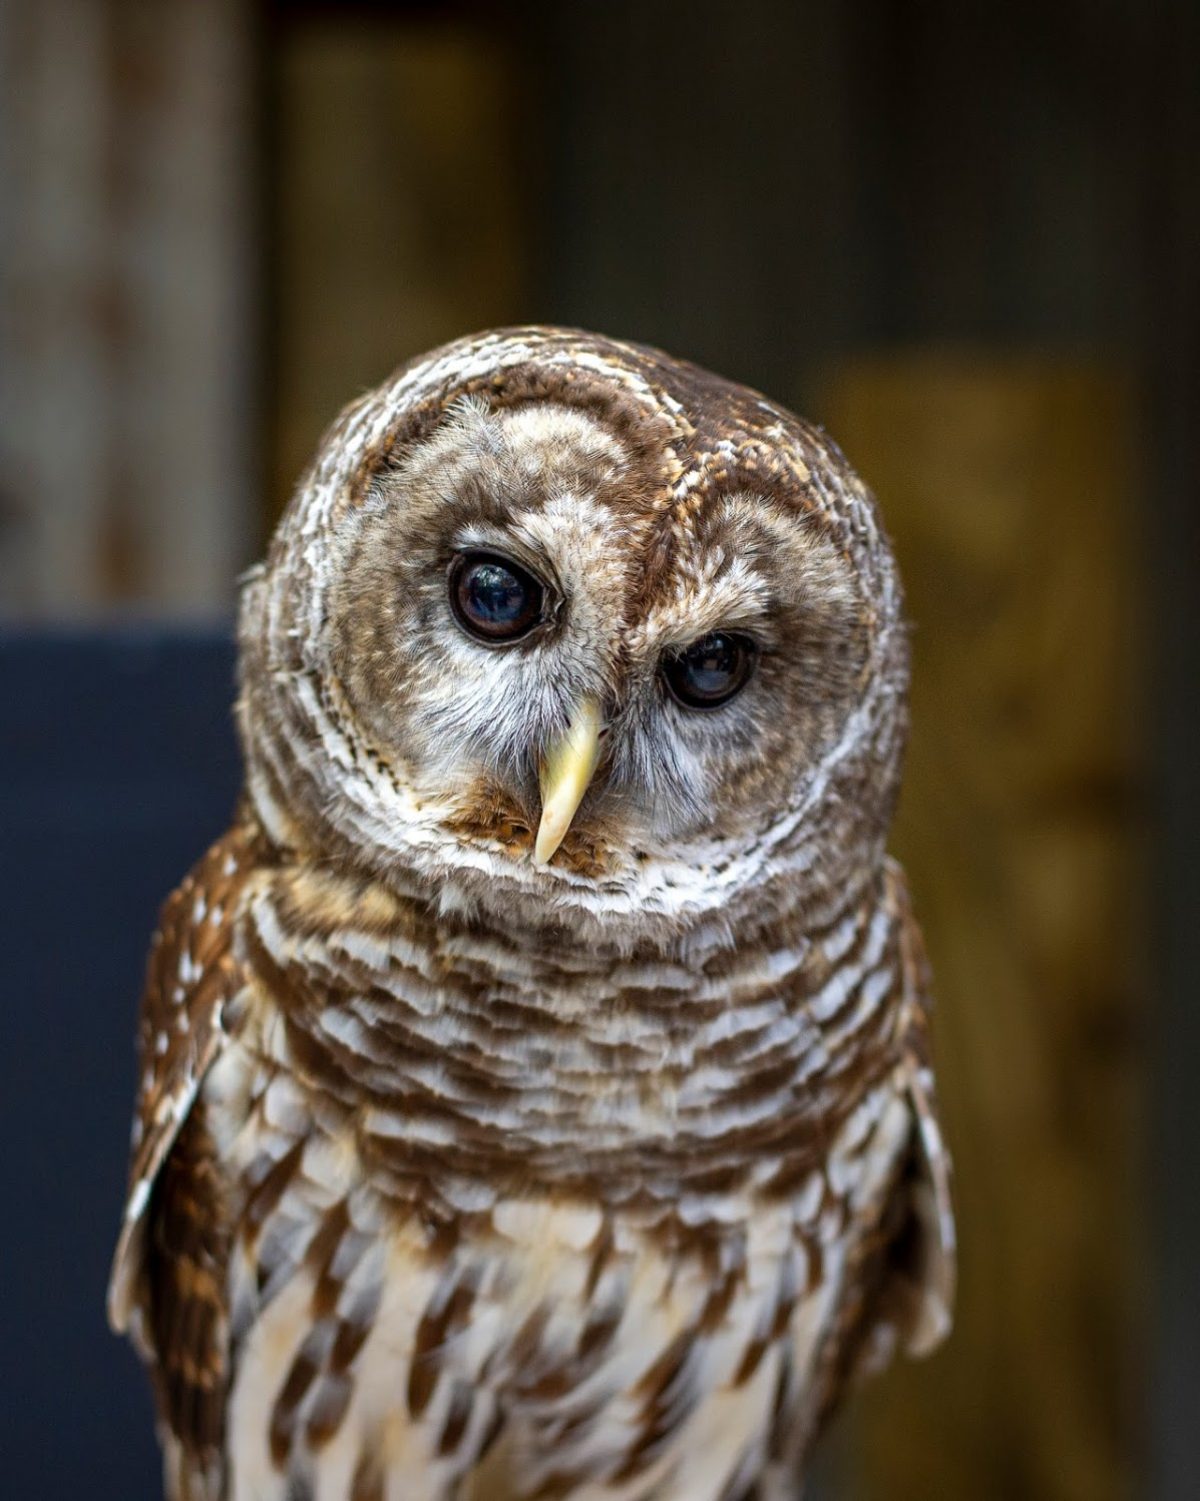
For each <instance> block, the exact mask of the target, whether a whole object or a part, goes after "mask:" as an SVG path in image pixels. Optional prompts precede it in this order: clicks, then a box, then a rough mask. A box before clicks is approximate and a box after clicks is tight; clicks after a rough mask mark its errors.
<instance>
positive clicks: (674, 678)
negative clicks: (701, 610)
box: [662, 631, 758, 709]
mask: <svg viewBox="0 0 1200 1501" xmlns="http://www.w3.org/2000/svg"><path fill="white" fill-rule="evenodd" d="M757 660H758V648H757V647H756V646H755V644H754V642H753V641H751V639H750V637H749V636H737V635H734V634H733V633H732V632H730V631H714V632H713V633H712V635H710V636H705V637H703V638H702V639H701V640H699V641H694V642H693V643H692V644H691V646H688V647H685V648H684V650H683V651H681V652H675V653H672V655H671V656H668V657H665V658H664V659H663V664H662V674H663V678H664V679H665V680H666V684H667V687H668V688H669V689H670V690H671V696H672V697H673V698H674V699H675V700H676V702H677V703H681V704H682V705H683V706H684V708H686V709H718V708H720V706H721V705H722V704H727V703H728V702H729V700H730V699H731V698H733V697H734V695H735V694H738V693H740V692H741V691H742V689H743V688H744V687H745V686H746V684H747V683H748V682H749V680H750V674H751V673H752V672H753V671H754V664H755V662H756V661H757Z"/></svg>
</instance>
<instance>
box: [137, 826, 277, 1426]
mask: <svg viewBox="0 0 1200 1501" xmlns="http://www.w3.org/2000/svg"><path fill="white" fill-rule="evenodd" d="M260 839H261V836H260V835H259V834H258V833H257V831H256V830H255V829H254V828H253V827H252V826H250V825H249V824H245V823H242V824H238V825H236V826H235V827H234V828H233V829H231V830H230V832H229V833H227V834H226V835H224V836H223V837H222V838H221V839H219V840H218V841H217V843H216V844H214V845H213V846H212V848H211V849H210V850H209V851H208V853H207V854H206V855H205V856H204V857H203V858H202V859H201V860H200V862H199V863H198V864H197V865H196V866H195V867H194V869H193V870H192V871H191V872H190V874H189V875H188V876H187V877H186V878H185V879H184V881H183V883H182V884H181V885H180V886H179V887H178V889H177V890H176V891H174V892H173V893H172V895H171V896H170V897H169V898H168V899H167V902H166V903H165V905H164V907H163V909H162V913H161V917H160V921H159V926H158V930H157V932H156V933H155V935H154V939H153V945H152V948H151V952H150V957H149V960H148V963H147V969H146V986H145V991H144V993H143V997H142V1008H141V1019H140V1024H139V1030H138V1063H139V1070H140V1075H139V1086H138V1099H137V1113H136V1115H135V1118H134V1125H133V1149H132V1159H131V1163H130V1172H129V1192H128V1196H127V1199H126V1205H125V1214H124V1218H123V1220H122V1224H121V1231H120V1237H119V1239H118V1242H117V1249H116V1254H115V1256H114V1259H113V1269H112V1277H111V1280H110V1282H109V1292H108V1314H109V1322H110V1323H111V1324H112V1326H113V1328H114V1329H115V1330H117V1331H119V1332H126V1331H127V1332H129V1333H130V1334H131V1335H132V1336H133V1337H134V1339H135V1341H136V1343H137V1344H138V1346H139V1348H140V1349H141V1351H142V1353H143V1354H144V1355H145V1357H146V1358H147V1360H148V1361H149V1362H150V1363H151V1364H152V1366H153V1368H154V1373H155V1379H156V1384H157V1387H158V1391H159V1399H160V1404H161V1407H162V1412H163V1416H164V1418H165V1419H166V1421H167V1423H168V1425H169V1427H170V1428H171V1430H172V1431H173V1433H174V1435H175V1436H176V1437H177V1438H178V1439H179V1440H180V1441H181V1442H182V1444H183V1445H184V1446H185V1448H186V1449H188V1450H190V1451H191V1452H192V1453H193V1454H197V1453H199V1454H204V1453H209V1454H211V1453H212V1452H214V1450H215V1447H216V1444H217V1443H218V1442H219V1436H220V1425H221V1421H222V1414H223V1405H224V1384H225V1383H224V1363H225V1344H226V1338H225V1330H226V1327H227V1317H226V1308H225V1288H224V1259H225V1257H224V1253H223V1250H222V1244H221V1242H222V1237H223V1235H224V1234H225V1232H224V1231H223V1230H222V1226H223V1224H224V1222H225V1216H224V1209H223V1205H222V1203H221V1182H220V1174H219V1170H218V1163H217V1159H216V1154H215V1151H214V1149H213V1146H212V1143H211V1141H210V1139H209V1137H208V1133H207V1130H206V1129H205V1123H204V1112H203V1108H202V1106H201V1104H199V1103H198V1101H197V1096H198V1093H199V1090H200V1086H201V1084H202V1083H203V1080H204V1077H205V1075H206V1073H207V1072H208V1070H209V1069H210V1068H211V1067H212V1065H213V1063H214V1062H215V1061H216V1059H217V1058H218V1057H219V1055H220V1053H221V1051H222V1049H223V1048H224V1047H225V1045H226V1043H227V1042H228V1040H229V1037H230V1034H231V1032H232V1031H233V1030H234V1018H235V1012H236V1009H237V1007H236V1003H237V1000H238V997H239V995H240V994H241V993H242V991H243V988H244V976H243V974H242V970H241V966H240V964H239V962H238V960H237V959H236V957H235V955H234V953H233V926H234V925H233V921H232V918H233V914H234V909H235V906H236V904H237V901H238V898H239V895H240V893H241V889H242V887H243V885H244V883H245V881H246V878H247V875H248V874H249V872H250V871H251V870H252V869H254V868H255V867H256V866H257V865H258V863H259V859H260V854H261V851H260V848H259V843H260Z"/></svg>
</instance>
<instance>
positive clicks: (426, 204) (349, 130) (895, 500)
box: [0, 0, 1200, 1501]
mask: <svg viewBox="0 0 1200 1501" xmlns="http://www.w3.org/2000/svg"><path fill="white" fill-rule="evenodd" d="M1198 42H1200V15H1198V11H1197V7H1196V6H1194V5H1190V4H1173V3H1170V0H1086V3H1085V0H1039V3H1036V4H1035V3H1033V0H1009V3H1007V4H1006V5H1003V6H1000V5H996V6H988V7H984V6H976V5H971V4H965V5H964V4H962V3H961V0H959V3H951V0H930V3H927V4H915V3H904V0H739V3H738V4H736V5H733V4H724V5H719V4H713V3H705V0H693V3H691V4H687V5H684V4H677V3H666V0H664V3H656V0H640V3H638V0H607V3H604V4H600V3H594V0H580V3H573V4H559V5H555V4H551V3H548V0H547V3H541V4H538V3H525V0H514V3H511V4H509V5H507V6H504V7H497V6H487V5H483V4H477V5H476V4H465V3H464V4H452V3H447V4H441V5H433V4H425V5H418V4H400V3H396V4H388V5H385V4H373V5H365V4H350V3H333V0H327V3H322V4H317V3H312V4H292V5H285V4H276V5H264V4H261V3H258V4H256V3H251V0H179V3H176V4H172V5H165V4H161V3H156V0H7V3H5V4H4V5H3V7H2V8H0V174H2V175H0V225H2V227H3V241H2V244H0V285H2V289H3V297H2V318H3V321H2V324H0V611H2V615H3V619H4V622H5V624H4V626H3V629H2V630H0V913H2V916H0V925H2V941H3V946H4V952H5V956H6V959H7V960H8V965H7V981H8V983H6V985H5V987H4V990H5V1023H6V1029H7V1030H6V1042H5V1046H4V1048H3V1049H0V1133H2V1134H0V1141H2V1143H3V1145H2V1148H0V1173H2V1174H3V1179H2V1183H0V1192H2V1199H0V1202H3V1203H4V1205H5V1207H6V1211H7V1219H6V1225H5V1229H4V1232H3V1235H2V1236H0V1287H3V1290H4V1297H3V1299H2V1300H0V1304H2V1306H0V1352H2V1353H0V1396H2V1400H0V1452H2V1453H3V1454H4V1456H5V1471H6V1475H7V1478H8V1482H9V1484H10V1486H11V1487H12V1489H11V1494H13V1495H34V1494H36V1495H39V1496H45V1497H57V1496H62V1497H67V1496H74V1495H78V1494H86V1495H88V1496H89V1497H91V1498H95V1501H103V1498H108V1497H113V1498H118V1497H119V1498H122V1501H128V1498H129V1497H131V1496H147V1497H149V1496H151V1495H153V1494H156V1487H157V1458H156V1450H155V1446H154V1440H153V1437H152V1432H151V1427H150V1404H149V1396H148V1391H147V1389H146V1386H145V1383H144V1381H143V1378H142V1376H141V1374H140V1372H139V1371H138V1369H137V1367H136V1361H135V1359H134V1357H133V1356H132V1355H131V1354H130V1352H129V1351H128V1350H127V1349H126V1348H125V1347H124V1346H123V1345H122V1344H121V1343H119V1342H118V1341H116V1340H115V1339H113V1338H111V1337H110V1336H109V1335H108V1334H107V1332H106V1330H105V1327H104V1323H103V1315H102V1299H103V1286H104V1280H105V1276H106V1272H107V1258H108V1255H109V1251H110V1248H111V1243H112V1239H113V1235H114V1232H115V1228H116V1221H117V1216H118V1212H119V1203H120V1196H121V1191H122V1186H123V1179H124V1170H125V1160H124V1159H125V1140H126V1130H127V1121H128V1114H129V1109H130V1104H131V1101H132V1095H133V1055H132V1039H133V1018H134V1014H135V1010H136V1005H137V996H138V991H139V987H140V977H141V967H142V959H143V954H144V950H145V945H146V940H147V937H148V934H149V931H150V929H151V927H152V925H153V920H154V913H155V909H156V907H157V904H158V901H159V900H160V898H161V897H162V896H163V895H164V894H165V892H166V890H167V889H168V887H169V886H170V885H171V884H172V883H173V882H174V881H175V880H176V879H177V878H178V876H179V875H180V874H181V873H182V872H183V870H184V869H185V868H186V866H187V865H188V864H189V863H190V862H191V860H192V858H193V857H194V856H195V855H196V854H197V853H198V852H199V851H200V850H201V848H202V847H203V845H204V844H205V842H206V841H207V840H208V839H209V838H210V837H212V836H214V835H215V834H216V833H217V832H218V831H219V830H220V828H221V827H222V825H223V823H224V821H225V819H226V817H227V815H228V810H229V807H230V804H231V802H232V799H233V796H234V794H235V791H236V787H237V780H238V768H237V757H236V750H235V748H234V745H233V741H232V731H231V726H230V722H229V714H228V709H229V703H230V700H231V697H232V649H231V646H230V636H229V622H230V619H231V611H232V608H233V602H234V596H235V577H236V575H237V573H238V572H239V571H240V570H241V569H242V568H243V567H245V566H246V565H247V564H248V563H250V562H251V561H253V560H254V559H255V558H256V557H257V556H258V555H259V554H260V553H261V551H262V549H263V547H264V545H265V541H266V538H267V537H268V535H269V532H270V528H271V526H272V524H273V521H274V519H275V518H276V516H277V515H278V513H279V511H280V509H281V507H282V506H283V504H284V503H285V501H286V498H287V496H288V494H289V492H290V489H291V487H292V485H293V484H294V482H295V480H296V478H297V476H298V475H299V473H300V471H301V469H302V468H303V466H304V464H305V463H306V461H307V459H308V457H309V455H310V454H311V452H312V450H313V448H314V446H315V444H316V442H317V440H318V438H319V435H320V433H321V431H322V429H323V427H324V426H325V424H326V423H327V422H328V421H329V420H330V419H331V418H332V416H333V415H334V414H335V412H336V411H337V409H338V408H339V407H340V406H341V405H342V404H343V403H344V402H346V401H347V400H349V399H350V398H352V397H353V396H355V395H356V394H357V393H358V392H360V391H361V390H362V389H364V388H365V387H366V386H368V385H371V384H373V383H374V382H376V381H378V380H379V379H380V378H382V377H383V376H384V375H386V373H387V372H388V371H389V370H390V369H391V368H392V367H393V366H394V365H396V364H397V363H398V362H400V361H402V360H404V359H406V358H408V357H409V356H410V355H413V354H415V353H418V352H420V351H422V350H424V349H426V348H428V347H430V346H432V345H434V344H437V343H439V342H441V341H443V340H446V339H450V338H453V337H456V336H458V335H460V334H463V333H466V332H469V331H472V330H476V329H480V328H484V327H487V326H489V325H495V324H502V323H509V322H521V321H541V322H567V323H576V324H581V325H584V326H586V327H591V328H597V329H600V330H602V331H604V332H607V333H611V334H615V335H618V336H627V337H632V338H636V339H639V340H642V341H646V342H651V343H655V344H661V345H663V346H664V347H666V348H667V349H669V350H670V351H671V352H672V353H675V354H679V355H684V356H688V357H690V358H692V359H694V360H698V361H699V362H701V363H703V364H706V365H709V366H711V367H713V368H715V369H717V370H719V371H720V372H721V373H723V374H725V375H728V376H731V377H734V378H737V379H740V380H744V381H747V382H749V383H751V384H753V385H755V386H758V387H760V388H762V389H763V390H765V391H767V392H768V393H770V394H771V395H773V396H775V397H777V398H779V399H781V400H783V401H784V402H786V403H788V404H791V405H793V406H795V407H797V408H798V409H799V410H801V411H803V412H804V413H805V414H806V415H808V416H810V417H812V418H814V419H816V420H817V421H819V422H821V423H823V424H824V425H825V426H827V427H828V428H829V429H830V430H831V431H832V433H833V434H834V436H835V437H836V438H837V439H838V441H839V442H840V443H841V444H842V446H843V447H844V448H845V449H846V450H847V452H848V453H849V455H850V457H851V459H852V461H853V462H854V463H855V464H856V466H857V467H858V468H859V469H860V471H861V472H862V473H863V474H864V475H865V477H866V479H867V480H868V481H869V483H870V484H871V485H872V486H873V487H874V488H875V490H876V492H877V493H878V495H879V496H880V499H881V502H882V505H883V510H884V514H885V518H886V520H887V523H888V526H889V528H890V529H891V531H892V533H893V535H894V537H895V539H896V543H897V547H898V550H899V554H900V559H901V564H902V567H903V570H904V573H905V577H906V580H907V585H908V591H909V597H910V605H911V613H912V615H913V618H914V621H915V626H916V631H915V637H914V642H915V690H914V733H913V740H912V750H911V757H910V768H909V776H908V781H907V785H906V791H905V797H904V802H903V807H902V811H901V816H900V822H899V827H898V830H897V836H896V840H895V844H896V848H897V852H898V853H899V854H900V855H901V856H902V857H903V859H904V860H905V862H906V863H907V865H908V867H909V870H910V872H911V876H912V882H913V886H914V888H915V896H916V902H917V908H918V912H919V914H920V916H921V917H922V919H923V921H924V924H925V927H926V932H927V936H928V940H929V947H930V950H931V955H932V959H933V963H934V968H935V973H936V976H937V981H938V995H939V1011H938V1018H937V1042H938V1049H939V1066H940V1075H941V1080H942V1091H943V1095H944V1104H945V1114H946V1118H947V1129H948V1133H949V1137H950V1141H951V1145H952V1147H953V1149H954V1152H955V1156H956V1162H957V1194H958V1209H959V1216H960V1224H961V1235H962V1286H961V1299H960V1305H959V1311H958V1324H957V1328H956V1331H955V1334H954V1337H953V1339H952V1340H951V1341H950V1343H949V1344H948V1345H947V1346H946V1347H945V1348H944V1349H943V1350H942V1351H941V1352H940V1353H939V1354H938V1355H937V1356H936V1357H935V1358H934V1359H933V1360H932V1361H930V1362H928V1363H925V1364H922V1365H919V1366H911V1367H904V1368H901V1369H897V1370H895V1371H894V1372H893V1373H892V1374H891V1375H890V1376H889V1377H888V1378H886V1379H885V1380H884V1381H882V1382H881V1383H878V1384H876V1385H875V1386H874V1387H872V1388H871V1389H870V1391H869V1392H868V1393H866V1394H865V1395H864V1396H863V1398H862V1399H861V1400H859V1401H858V1402H857V1403H856V1404H855V1405H854V1406H853V1408H852V1410H851V1411H850V1412H849V1413H848V1414H847V1415H846V1417H845V1418H844V1419H843V1420H842V1421H841V1422H840V1423H839V1425H838V1428H837V1430H836V1431H835V1433H834V1434H833V1435H832V1437H831V1441H830V1444H829V1446H828V1447H827V1450H826V1453H825V1456H824V1461H823V1469H824V1473H823V1474H822V1476H821V1478H820V1496H821V1497H822V1501H842V1498H844V1501H918V1498H920V1501H924V1498H928V1497H931V1496H936V1497H950V1498H960V1497H961V1498H972V1501H991V1498H997V1501H999V1498H1005V1501H1007V1498H1031V1501H1050V1498H1055V1501H1110V1498H1111V1501H1116V1498H1124V1497H1131V1498H1132V1497H1152V1498H1160V1501H1193V1498H1195V1497H1197V1496H1200V1443H1198V1442H1197V1428H1198V1425H1200V1131H1198V1129H1197V1121H1196V1111H1195V1110H1194V1108H1193V1102H1194V1100H1195V1099H1196V1097H1197V1094H1198V1093H1200V1090H1198V1086H1197V1082H1196V1076H1197V1073H1198V1072H1200V1003H1198V998H1197V997H1196V995H1195V993H1194V991H1195V976H1196V975H1197V974H1200V881H1198V878H1197V873H1196V868H1195V862H1194V859H1193V852H1194V850H1195V849H1196V847H1197V844H1198V842H1200V799H1198V796H1197V791H1196V775H1195V773H1196V767H1197V764H1198V762H1200V749H1198V746H1197V736H1196V727H1197V719H1198V717H1200V703H1198V695H1197V683H1198V682H1200V632H1198V631H1197V613H1198V612H1197V598H1198V596H1200V520H1198V499H1200V495H1198V490H1197V484H1198V480H1200V275H1198V269H1200V254H1198V253H1200V191H1198V184H1200V152H1198V147H1200V73H1198V70H1197V61H1198V58H1200V46H1198Z"/></svg>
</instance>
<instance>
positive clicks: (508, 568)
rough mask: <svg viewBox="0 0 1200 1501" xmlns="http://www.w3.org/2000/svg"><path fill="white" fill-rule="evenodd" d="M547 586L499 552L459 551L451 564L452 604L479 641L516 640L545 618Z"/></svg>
mask: <svg viewBox="0 0 1200 1501" xmlns="http://www.w3.org/2000/svg"><path fill="white" fill-rule="evenodd" d="M544 592H545V591H544V590H543V588H542V586H541V584H539V583H538V581H537V579H535V578H534V577H533V575H532V574H529V573H526V571H525V569H524V568H520V567H518V565H517V564H516V563H514V562H513V561H512V560H511V559H510V558H502V557H500V556H499V555H498V554H496V553H490V552H468V553H460V554H459V556H458V557H457V558H455V560H454V562H453V563H452V564H451V565H450V607H451V609H452V610H453V611H454V614H455V617H456V619H457V620H458V623H459V624H460V625H461V626H462V628H463V629H464V630H465V631H467V632H468V633H469V634H470V635H472V636H475V637H477V638H478V639H479V640H480V641H516V640H517V639H518V638H519V637H521V636H524V635H526V634H527V633H528V632H529V631H530V630H532V629H533V627H534V626H535V625H537V623H538V622H539V621H540V620H541V618H542V600H543V596H544Z"/></svg>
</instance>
